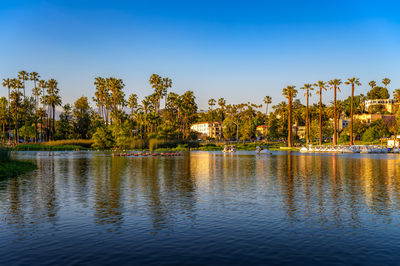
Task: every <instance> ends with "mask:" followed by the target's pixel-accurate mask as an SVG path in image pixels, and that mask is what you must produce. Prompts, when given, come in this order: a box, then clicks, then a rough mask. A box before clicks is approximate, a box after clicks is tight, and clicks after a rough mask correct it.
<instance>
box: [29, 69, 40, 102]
mask: <svg viewBox="0 0 400 266" xmlns="http://www.w3.org/2000/svg"><path fill="white" fill-rule="evenodd" d="M39 78H40V76H39V74H38V73H37V72H31V73H30V74H29V79H30V80H31V81H33V85H34V86H33V95H34V96H35V104H36V108H37V104H38V96H39V94H40V87H36V82H38V81H39Z"/></svg>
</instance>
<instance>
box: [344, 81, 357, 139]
mask: <svg viewBox="0 0 400 266" xmlns="http://www.w3.org/2000/svg"><path fill="white" fill-rule="evenodd" d="M344 84H346V85H351V106H350V145H353V144H354V139H353V108H354V103H353V99H354V87H355V86H361V83H360V79H359V78H356V77H352V78H349V79H347V81H346V82H345V83H344Z"/></svg>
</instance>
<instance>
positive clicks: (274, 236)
mask: <svg viewBox="0 0 400 266" xmlns="http://www.w3.org/2000/svg"><path fill="white" fill-rule="evenodd" d="M15 156H16V157H17V158H19V159H25V160H31V161H34V162H36V163H37V164H38V166H39V169H38V170H37V171H35V172H33V173H30V174H27V175H23V176H21V177H19V178H14V179H8V180H0V264H1V265H10V264H25V265H32V264H36V265H37V264H44V265H54V264H55V263H58V264H89V263H91V264H108V265H111V264H114V265H118V264H146V265H148V264H198V265H200V264H201V265H204V264H215V265H216V264H218V265H221V264H228V263H229V264H233V265H238V264H293V263H296V264H317V263H323V264H335V265H336V264H345V263H346V264H357V265H382V264H385V265H388V264H389V265H396V264H397V265H399V264H400V156H399V155H363V154H356V155H327V154H323V155H310V154H307V155H303V154H299V153H291V154H290V153H284V152H280V153H279V152H277V153H275V154H274V155H272V156H255V155H253V153H251V152H238V153H236V154H234V155H223V154H221V153H220V152H192V153H190V154H185V155H184V156H182V157H176V158H164V157H154V158H153V157H149V158H121V157H116V158H112V157H111V156H110V154H107V153H100V152H99V153H97V152H87V153H85V152H83V153H81V152H52V153H48V152H21V153H17V154H15Z"/></svg>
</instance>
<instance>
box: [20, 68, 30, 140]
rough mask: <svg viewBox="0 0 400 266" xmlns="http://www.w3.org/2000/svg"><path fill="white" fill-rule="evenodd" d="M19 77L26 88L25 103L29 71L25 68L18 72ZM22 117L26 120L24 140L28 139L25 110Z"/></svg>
mask: <svg viewBox="0 0 400 266" xmlns="http://www.w3.org/2000/svg"><path fill="white" fill-rule="evenodd" d="M18 78H19V79H20V81H21V82H22V88H23V89H24V95H23V96H24V98H23V100H22V101H23V103H24V104H25V100H26V94H25V87H26V86H25V81H27V80H29V73H28V72H26V71H25V70H22V71H20V72H18ZM22 117H23V119H24V120H25V125H24V126H25V127H24V128H25V130H24V141H26V114H25V112H23V113H22Z"/></svg>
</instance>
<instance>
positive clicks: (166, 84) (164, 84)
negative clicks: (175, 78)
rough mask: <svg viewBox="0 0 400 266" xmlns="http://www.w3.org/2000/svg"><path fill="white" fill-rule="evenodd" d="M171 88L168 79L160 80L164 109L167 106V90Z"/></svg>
mask: <svg viewBox="0 0 400 266" xmlns="http://www.w3.org/2000/svg"><path fill="white" fill-rule="evenodd" d="M171 87H172V80H171V79H170V78H163V79H162V97H163V98H165V102H164V108H166V106H167V94H168V88H171Z"/></svg>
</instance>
